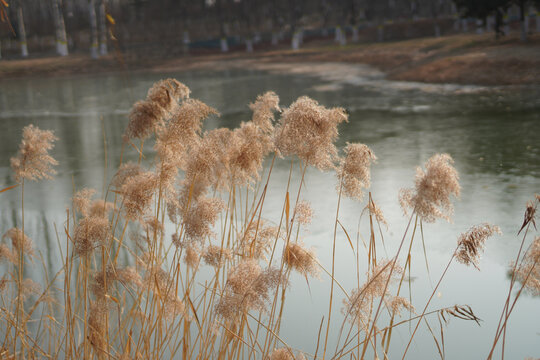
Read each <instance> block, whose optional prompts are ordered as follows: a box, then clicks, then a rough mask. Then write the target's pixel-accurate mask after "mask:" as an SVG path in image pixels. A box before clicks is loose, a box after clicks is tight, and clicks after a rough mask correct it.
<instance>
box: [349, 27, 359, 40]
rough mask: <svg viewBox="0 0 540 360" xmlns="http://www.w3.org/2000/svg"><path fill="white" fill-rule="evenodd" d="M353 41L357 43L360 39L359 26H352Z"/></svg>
mask: <svg viewBox="0 0 540 360" xmlns="http://www.w3.org/2000/svg"><path fill="white" fill-rule="evenodd" d="M351 40H352V42H353V43H356V42H358V41H359V40H360V38H359V36H358V26H353V28H352V39H351Z"/></svg>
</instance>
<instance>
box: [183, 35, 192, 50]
mask: <svg viewBox="0 0 540 360" xmlns="http://www.w3.org/2000/svg"><path fill="white" fill-rule="evenodd" d="M182 43H183V44H184V54H187V53H188V52H189V44H190V43H191V40H190V39H189V32H188V31H187V30H184V33H183V35H182Z"/></svg>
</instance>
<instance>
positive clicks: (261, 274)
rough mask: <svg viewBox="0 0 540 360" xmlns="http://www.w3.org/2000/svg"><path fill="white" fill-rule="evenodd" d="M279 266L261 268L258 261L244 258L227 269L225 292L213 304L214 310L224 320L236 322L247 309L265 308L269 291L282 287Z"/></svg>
mask: <svg viewBox="0 0 540 360" xmlns="http://www.w3.org/2000/svg"><path fill="white" fill-rule="evenodd" d="M285 282H286V280H285V278H284V277H283V275H282V274H281V272H280V271H279V269H275V268H268V269H266V270H262V269H261V267H260V266H259V265H258V263H257V261H255V260H252V259H248V260H244V261H242V262H241V263H239V264H238V265H236V266H235V267H233V268H232V269H230V270H229V274H228V277H227V283H226V286H225V292H224V294H223V295H222V297H221V298H220V300H219V302H218V304H217V305H216V313H217V314H218V315H219V316H221V317H223V318H224V319H226V320H230V321H236V320H237V319H238V317H239V315H241V314H242V313H245V312H247V311H250V310H257V311H261V312H264V311H266V304H267V303H268V302H269V300H270V294H269V293H270V290H271V289H275V288H276V287H277V286H278V285H279V284H283V286H285Z"/></svg>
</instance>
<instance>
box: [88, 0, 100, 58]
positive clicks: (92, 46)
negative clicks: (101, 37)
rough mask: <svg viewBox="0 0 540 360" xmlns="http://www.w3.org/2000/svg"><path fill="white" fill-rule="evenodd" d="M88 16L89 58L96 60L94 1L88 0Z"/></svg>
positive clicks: (96, 35) (96, 32) (96, 41)
mask: <svg viewBox="0 0 540 360" xmlns="http://www.w3.org/2000/svg"><path fill="white" fill-rule="evenodd" d="M88 15H89V18H90V56H91V57H92V59H97V58H98V30H97V17H96V3H95V0H88Z"/></svg>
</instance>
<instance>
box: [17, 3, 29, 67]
mask: <svg viewBox="0 0 540 360" xmlns="http://www.w3.org/2000/svg"><path fill="white" fill-rule="evenodd" d="M17 5H18V6H19V7H18V9H17V23H18V25H19V29H18V30H19V34H18V35H19V43H20V44H21V56H22V57H27V56H28V46H27V45H26V30H25V28H24V17H23V10H22V7H21V4H20V3H18V4H17Z"/></svg>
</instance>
